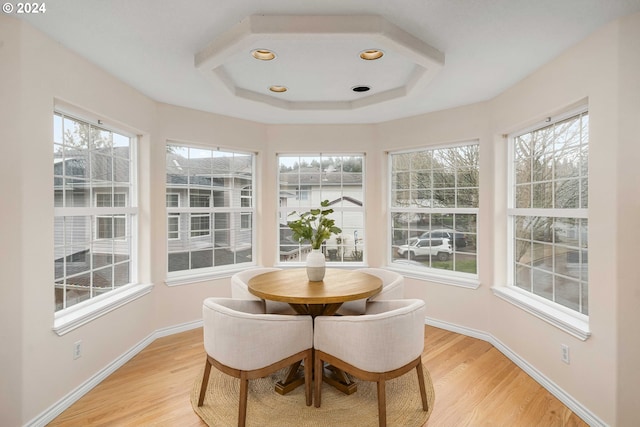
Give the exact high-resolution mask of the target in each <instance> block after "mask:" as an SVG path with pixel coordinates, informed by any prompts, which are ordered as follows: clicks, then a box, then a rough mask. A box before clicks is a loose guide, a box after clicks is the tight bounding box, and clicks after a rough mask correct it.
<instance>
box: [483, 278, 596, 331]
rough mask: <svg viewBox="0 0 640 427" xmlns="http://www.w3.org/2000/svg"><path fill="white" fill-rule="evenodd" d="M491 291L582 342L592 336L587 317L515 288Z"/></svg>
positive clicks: (504, 287)
mask: <svg viewBox="0 0 640 427" xmlns="http://www.w3.org/2000/svg"><path fill="white" fill-rule="evenodd" d="M491 289H492V290H493V293H494V294H495V295H496V296H498V297H500V298H502V299H503V300H505V301H507V302H510V303H511V304H513V305H515V306H516V307H519V308H521V309H523V310H524V311H526V312H528V313H530V314H533V315H534V316H536V317H537V318H539V319H542V320H544V321H545V322H547V323H549V324H551V325H553V326H555V327H557V328H559V329H561V330H563V331H565V332H566V333H568V334H570V335H573V336H574V337H576V338H578V339H580V340H582V341H586V340H587V338H589V337H590V336H591V331H590V330H589V319H588V317H587V316H584V315H581V314H579V313H575V314H573V313H569V312H568V310H567V311H565V310H562V309H561V308H556V307H553V306H551V305H549V304H547V303H546V302H544V301H540V300H538V299H537V298H536V297H535V296H534V295H530V294H529V293H528V292H525V291H521V290H519V289H518V288H515V287H513V286H494V287H493V288H491Z"/></svg>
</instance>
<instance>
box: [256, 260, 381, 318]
mask: <svg viewBox="0 0 640 427" xmlns="http://www.w3.org/2000/svg"><path fill="white" fill-rule="evenodd" d="M248 286H249V292H251V293H252V294H253V295H255V296H257V297H260V298H262V299H268V300H271V301H280V302H286V303H288V304H289V305H291V307H293V309H294V310H296V312H297V313H300V314H310V315H311V316H313V317H315V316H320V315H322V316H332V315H334V314H335V313H336V311H338V309H339V308H340V306H341V305H342V303H343V302H346V301H355V300H358V299H363V298H368V297H370V296H373V295H375V294H377V293H378V292H380V290H381V289H382V280H381V279H380V278H379V277H376V276H373V275H371V274H367V273H363V272H360V271H351V270H340V269H337V268H327V270H326V273H325V275H324V280H322V281H321V282H310V281H309V279H308V278H307V271H306V269H304V268H295V269H289V270H279V271H271V272H269V273H264V274H260V275H258V276H255V277H253V278H251V279H250V280H249V283H248Z"/></svg>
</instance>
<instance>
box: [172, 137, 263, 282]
mask: <svg viewBox="0 0 640 427" xmlns="http://www.w3.org/2000/svg"><path fill="white" fill-rule="evenodd" d="M166 145H167V146H168V147H169V146H175V147H180V148H187V149H195V150H208V151H212V152H217V151H221V152H225V153H229V154H237V155H242V156H251V160H252V161H251V163H252V166H251V188H255V187H256V163H257V158H258V153H256V152H248V151H243V150H238V149H236V148H234V147H211V146H207V145H202V144H194V143H192V142H183V141H178V140H167V141H166ZM176 166H178V165H176ZM165 175H166V169H165ZM221 179H224V177H222V178H220V177H212V183H214V182H217V180H221ZM173 185H175V186H176V187H180V188H181V189H185V190H186V196H185V197H186V199H183V198H180V197H179V202H178V204H179V206H177V207H166V213H167V218H168V217H169V215H172V214H180V218H181V219H180V220H179V230H180V231H179V232H178V238H177V239H176V238H169V237H168V236H169V228H168V222H167V239H166V242H167V278H166V281H165V283H166V284H167V285H168V286H179V285H185V284H190V283H194V282H200V281H202V280H208V279H215V278H220V277H228V276H230V275H231V274H233V273H234V272H237V271H241V270H244V269H246V268H247V267H250V266H255V265H256V262H255V259H256V245H255V243H253V242H255V241H256V238H255V236H256V226H255V217H256V216H255V205H256V199H255V198H256V194H255V192H253V191H252V192H251V198H252V201H251V203H250V206H244V207H243V206H241V205H242V202H240V201H238V203H237V205H233V206H228V207H217V206H215V192H220V191H225V192H226V191H228V189H227V188H225V187H221V186H219V185H215V184H212V186H211V187H210V190H211V191H210V192H209V197H208V201H209V204H208V206H202V207H190V203H191V195H190V194H189V189H190V188H191V186H190V184H188V183H186V184H173ZM165 189H166V190H165V191H166V193H165V194H167V195H170V194H179V193H176V192H173V191H171V189H170V188H169V184H167V183H165ZM195 189H196V190H197V189H198V188H195ZM196 197H202V196H196ZM247 197H248V196H246V194H244V193H243V190H241V191H240V199H246V198H247ZM240 199H239V200H240ZM182 202H184V203H182ZM165 206H166V201H165ZM247 211H250V213H251V230H250V233H251V237H250V240H251V242H252V244H251V261H250V262H242V263H235V264H227V265H219V266H215V265H214V266H212V267H203V268H197V269H191V268H188V269H184V270H176V271H168V268H169V264H168V257H169V247H168V246H169V244H171V242H176V241H178V240H180V239H181V238H182V237H181V236H184V235H188V238H189V239H196V240H197V239H207V238H209V239H211V238H213V239H214V240H215V236H216V232H217V231H218V230H216V229H215V218H214V215H215V214H216V213H227V214H229V216H230V218H233V217H234V215H235V214H236V213H238V214H241V213H247ZM183 214H184V215H186V216H187V217H188V219H186V222H185V223H183V218H182V217H183ZM192 215H208V216H209V230H208V231H207V233H206V234H199V235H197V236H192V233H193V230H192V229H191V216H192ZM238 217H239V216H238ZM184 225H186V227H188V229H187V230H184V231H182V230H181V228H182V227H183V226H184ZM230 226H231V228H230V229H224V230H220V231H227V232H229V231H230V230H231V231H233V230H234V229H235V228H234V227H233V226H232V224H230ZM186 227H185V228H186ZM237 228H238V230H240V225H238V227H237ZM181 231H182V232H181ZM202 231H204V230H202ZM241 231H247V232H249V231H248V230H247V229H243V230H241ZM231 246H233V245H231ZM235 248H236V249H242V246H241V245H238V246H235ZM187 250H188V249H187Z"/></svg>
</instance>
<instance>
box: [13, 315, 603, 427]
mask: <svg viewBox="0 0 640 427" xmlns="http://www.w3.org/2000/svg"><path fill="white" fill-rule="evenodd" d="M425 324H427V325H430V326H434V327H436V328H440V329H445V330H447V331H451V332H456V333H458V334H462V335H466V336H469V337H472V338H477V339H480V340H482V341H486V342H488V343H490V344H491V345H493V346H494V347H495V348H497V349H498V350H499V351H500V352H501V353H502V354H504V355H505V356H506V357H507V358H509V359H510V360H511V361H512V362H513V363H515V364H516V365H517V366H518V367H519V368H520V369H522V370H523V371H525V372H526V373H527V374H529V376H531V377H532V378H533V379H534V380H535V381H537V382H538V383H539V384H540V385H541V386H542V387H544V388H545V389H547V390H548V391H549V393H551V394H552V395H554V396H555V397H556V398H558V400H560V401H561V402H562V403H564V404H565V405H566V406H567V407H568V408H569V409H571V410H572V411H573V412H574V413H575V414H576V415H578V416H579V417H580V418H582V419H583V420H584V421H585V422H586V423H587V424H589V425H590V426H592V427H607V424H606V423H605V422H604V421H602V420H601V419H600V418H598V417H597V416H596V415H595V414H593V413H592V412H591V411H590V410H589V409H588V408H586V407H585V406H583V405H582V404H580V402H578V401H577V400H576V399H574V398H573V397H572V396H571V395H569V394H568V393H567V392H565V391H564V390H563V389H561V388H560V387H558V385H557V384H555V383H554V382H553V381H551V380H549V379H548V378H547V377H545V376H544V375H543V374H542V373H541V372H540V371H538V370H537V369H536V368H535V367H533V366H532V365H530V364H529V363H528V362H527V361H526V360H524V359H523V358H521V357H520V356H518V355H517V354H516V353H514V352H513V351H511V350H510V349H509V348H508V347H507V346H506V345H504V344H503V343H502V342H501V341H500V340H498V339H497V338H495V337H494V336H493V335H491V334H488V333H486V332H483V331H479V330H477V329H472V328H466V327H463V326H459V325H456V324H453V323H449V322H444V321H441V320H437V319H432V318H425ZM201 326H202V320H196V321H193V322H187V323H183V324H180V325H176V326H170V327H167V328H162V329H158V330H156V331H155V332H153V333H151V334H150V335H149V336H147V337H146V338H144V339H143V340H142V341H140V342H139V343H138V344H137V345H135V346H134V347H132V348H131V349H129V350H128V351H127V352H125V353H124V354H122V355H121V356H120V357H118V358H117V359H116V360H114V361H113V362H111V363H110V364H109V365H107V366H106V367H104V368H103V369H102V370H100V371H99V372H97V373H96V374H95V375H94V376H92V377H91V378H89V379H88V380H87V381H85V382H84V383H83V384H81V385H80V386H78V387H77V388H76V389H75V390H73V391H71V392H70V393H69V394H67V395H66V396H65V397H63V398H62V399H61V400H59V401H58V402H56V403H55V404H54V405H52V406H51V407H49V408H48V409H47V410H45V411H44V412H43V413H42V414H40V415H39V416H37V417H36V418H34V419H33V420H31V421H29V422H28V423H27V424H25V426H26V427H44V426H46V425H47V424H48V423H50V422H51V421H53V419H55V418H56V417H57V416H58V415H60V414H61V413H62V412H64V411H65V410H66V409H67V408H68V407H70V406H71V405H72V404H73V403H75V402H76V401H77V400H79V399H80V398H81V397H82V396H84V395H85V394H87V393H88V392H89V391H91V390H92V389H93V388H94V387H95V386H97V385H98V384H100V383H101V382H102V381H104V380H105V379H106V378H107V377H108V376H109V375H111V374H112V373H114V372H115V371H116V370H117V369H118V368H120V367H122V366H123V365H124V364H125V363H127V362H128V361H129V360H131V359H132V358H133V357H134V356H135V355H137V354H138V353H140V352H141V351H142V350H144V349H145V348H146V347H147V346H149V344H151V343H152V342H153V341H155V340H156V339H158V338H162V337H166V336H169V335H173V334H177V333H180V332H185V331H189V330H191V329H195V328H199V327H201Z"/></svg>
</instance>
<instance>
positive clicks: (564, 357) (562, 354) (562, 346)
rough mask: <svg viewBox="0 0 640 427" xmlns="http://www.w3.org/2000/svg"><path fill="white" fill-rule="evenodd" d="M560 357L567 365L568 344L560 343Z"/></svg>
mask: <svg viewBox="0 0 640 427" xmlns="http://www.w3.org/2000/svg"><path fill="white" fill-rule="evenodd" d="M560 359H562V361H563V362H564V363H566V364H567V365H568V364H569V346H568V345H566V344H560Z"/></svg>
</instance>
